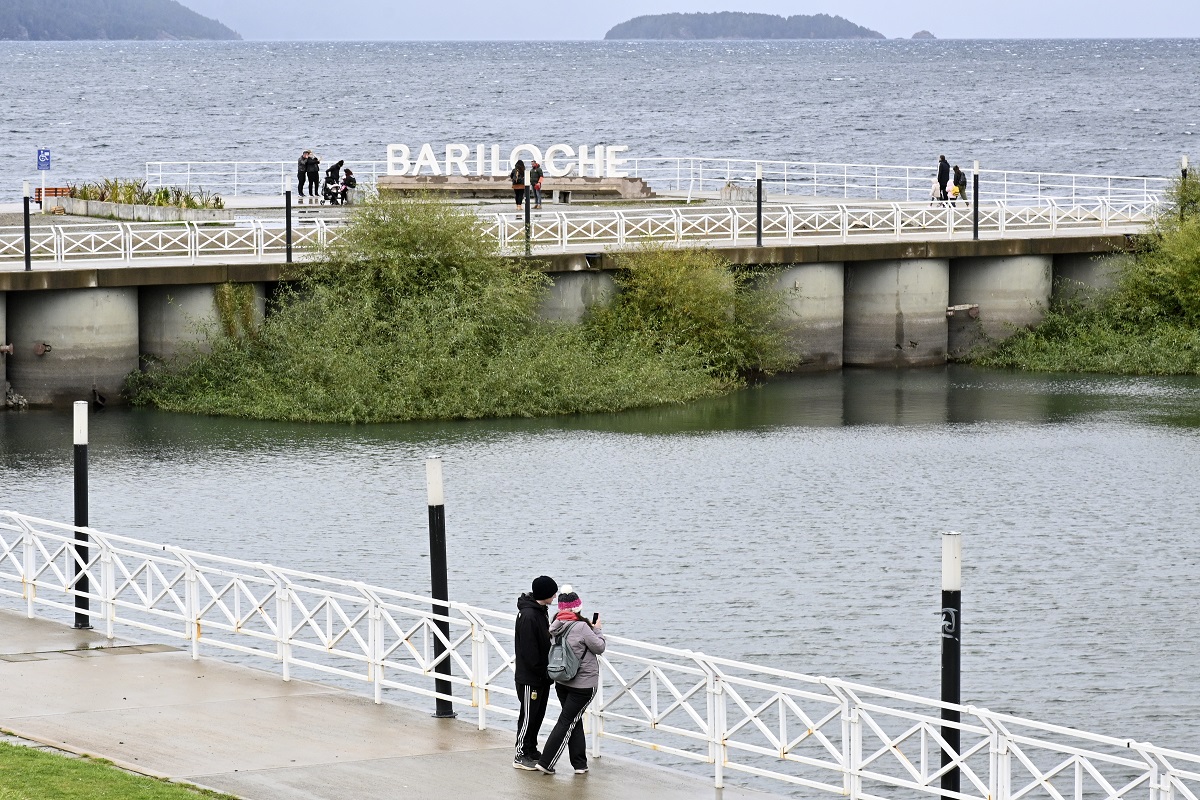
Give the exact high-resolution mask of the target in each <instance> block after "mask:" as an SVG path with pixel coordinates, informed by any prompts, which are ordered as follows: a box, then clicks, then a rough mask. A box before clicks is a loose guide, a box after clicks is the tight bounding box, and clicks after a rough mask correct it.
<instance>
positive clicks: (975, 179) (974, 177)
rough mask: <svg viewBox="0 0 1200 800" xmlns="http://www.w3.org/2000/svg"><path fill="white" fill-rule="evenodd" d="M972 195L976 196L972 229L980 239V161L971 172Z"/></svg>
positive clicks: (972, 215)
mask: <svg viewBox="0 0 1200 800" xmlns="http://www.w3.org/2000/svg"><path fill="white" fill-rule="evenodd" d="M971 183H972V184H973V185H972V186H971V197H973V198H975V208H974V209H973V211H972V214H971V230H972V232H973V233H974V235H975V238H976V239H979V162H978V161H976V162H975V166H974V167H973V168H972V172H971Z"/></svg>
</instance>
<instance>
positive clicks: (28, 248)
mask: <svg viewBox="0 0 1200 800" xmlns="http://www.w3.org/2000/svg"><path fill="white" fill-rule="evenodd" d="M24 189H25V192H24V194H25V197H24V200H25V271H26V272H29V271H31V270H32V269H33V245H32V240H31V239H30V236H29V181H25V187H24ZM42 202H43V203H44V202H46V201H45V200H44V199H43V200H42Z"/></svg>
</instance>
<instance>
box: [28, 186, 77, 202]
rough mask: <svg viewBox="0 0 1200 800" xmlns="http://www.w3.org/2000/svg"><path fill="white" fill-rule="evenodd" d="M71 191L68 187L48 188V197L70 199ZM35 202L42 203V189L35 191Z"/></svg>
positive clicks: (38, 188)
mask: <svg viewBox="0 0 1200 800" xmlns="http://www.w3.org/2000/svg"><path fill="white" fill-rule="evenodd" d="M70 196H71V190H70V189H69V188H68V187H66V186H47V187H46V197H70ZM33 202H35V203H40V202H42V187H40V186H39V187H37V188H36V189H34V190H33Z"/></svg>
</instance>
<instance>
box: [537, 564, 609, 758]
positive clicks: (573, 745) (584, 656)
mask: <svg viewBox="0 0 1200 800" xmlns="http://www.w3.org/2000/svg"><path fill="white" fill-rule="evenodd" d="M582 610H583V601H582V600H580V599H579V595H578V594H576V593H575V591H574V590H573V589H572V588H571V587H570V586H563V587H562V593H561V594H560V595H559V596H558V615H557V616H555V618H554V621H553V622H552V623H550V636H551V637H554V636H558V635H559V634H560V633H562V632H563V631H566V643H567V646H569V647H570V648H571V649H572V650H573V651H574V652H575V654H576V655H577V656H579V671H578V672H576V673H575V677H574V678H572V679H571V680H569V681H563V682H562V683H556V684H554V690H555V692H557V693H558V702H559V703H560V704H562V713H561V714H559V717H558V722H556V723H554V730H552V731H550V736H549V737H548V738H547V739H546V746H545V747H543V748H542V757H541V759H539V760H538V763H537V768H538V770H539V771H540V772H543V773H545V774H546V775H553V774H554V764H555V762H556V761H558V759H559V757H560V756H561V755H562V753H563V750H564V749H565V750H566V751H567V752H568V754H569V755H570V757H571V767H572V768H573V769H574V770H575V774H576V775H583V774H586V773H587V771H588V763H587V742H586V740H585V738H584V735H583V725H582V721H583V712H584V711H586V710H587V707H588V704H589V703H591V702H592V697H593V696H595V694H596V686H597V685H598V684H599V683H600V660H599V659H598V658H597V657H596V656H598V655H599V654H600V653H603V652H604V647H605V642H604V633H603V632H602V631H601V628H602V627H603V626H602V625H601V624H600V621H599V620H597V621H596V623H595V625H593V624H592V623H591V622H589V621H588V620H586V619H584V617H583V615H582Z"/></svg>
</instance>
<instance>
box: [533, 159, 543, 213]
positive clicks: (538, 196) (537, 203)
mask: <svg viewBox="0 0 1200 800" xmlns="http://www.w3.org/2000/svg"><path fill="white" fill-rule="evenodd" d="M543 174H544V173H543V172H542V165H541V164H539V163H538V162H537V160H536V159H535V160H534V162H533V165H532V166H530V168H529V187H530V188H531V189H533V207H534V208H541V207H542V175H543Z"/></svg>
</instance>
